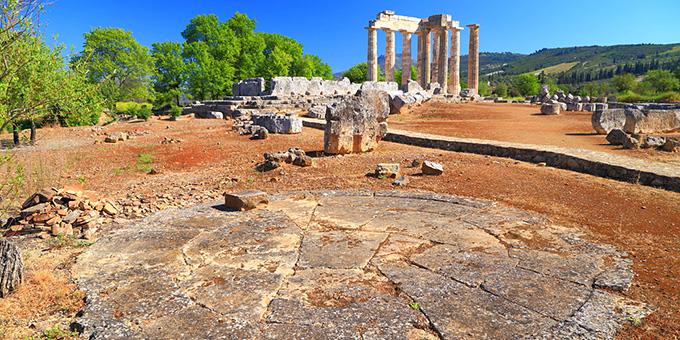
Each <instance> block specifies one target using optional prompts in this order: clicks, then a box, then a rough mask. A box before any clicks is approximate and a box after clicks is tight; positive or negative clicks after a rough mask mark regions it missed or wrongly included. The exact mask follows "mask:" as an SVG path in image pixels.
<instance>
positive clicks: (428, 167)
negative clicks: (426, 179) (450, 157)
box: [422, 161, 444, 176]
mask: <svg viewBox="0 0 680 340" xmlns="http://www.w3.org/2000/svg"><path fill="white" fill-rule="evenodd" d="M422 172H423V175H426V176H439V175H441V174H443V173H444V166H443V165H441V164H439V163H435V162H431V161H425V162H423V167H422Z"/></svg>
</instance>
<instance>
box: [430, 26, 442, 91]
mask: <svg viewBox="0 0 680 340" xmlns="http://www.w3.org/2000/svg"><path fill="white" fill-rule="evenodd" d="M440 30H441V28H440V27H435V28H433V29H432V76H431V78H430V81H431V82H435V81H437V80H438V79H439V55H440V50H439V47H440V44H439V40H440V39H439V37H440Z"/></svg>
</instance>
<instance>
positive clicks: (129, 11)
mask: <svg viewBox="0 0 680 340" xmlns="http://www.w3.org/2000/svg"><path fill="white" fill-rule="evenodd" d="M385 9H390V10H394V11H396V12H397V14H401V15H408V16H416V17H426V16H429V15H432V14H438V13H448V14H451V15H452V16H453V18H454V20H458V21H460V22H461V24H462V25H463V26H464V25H467V24H471V23H477V24H480V25H481V29H480V48H481V50H482V51H490V52H506V51H507V52H518V53H531V52H533V51H536V50H538V49H541V48H544V47H566V46H582V45H614V44H632V43H679V42H680V0H646V1H642V2H641V1H633V0H570V1H561V2H557V1H545V0H518V1H502V0H487V1H480V2H477V1H475V0H467V1H460V0H403V1H386V0H341V1H329V0H306V1H304V0H290V1H286V0H278V1H264V0H194V1H187V0H184V1H182V0H164V1H161V0H134V1H133V0H94V1H82V0H53V4H52V5H51V6H49V7H48V8H47V13H46V15H45V16H44V18H43V22H42V24H43V26H44V31H45V33H46V34H47V35H48V36H50V37H52V36H54V35H57V36H58V41H60V42H63V43H65V44H66V45H67V46H69V47H73V48H75V50H76V51H78V50H80V49H81V46H82V43H83V33H84V32H86V31H89V30H90V29H92V28H95V27H121V28H124V29H127V30H130V31H132V32H133V34H134V36H135V37H136V38H137V40H138V41H139V42H140V43H142V44H144V45H147V46H149V45H151V44H152V43H153V42H157V41H166V40H174V41H181V40H182V38H181V35H180V32H181V31H182V30H183V29H184V27H185V26H186V24H187V23H188V22H189V20H190V19H191V18H192V17H193V16H195V15H197V14H208V13H214V14H217V15H218V16H219V17H220V19H222V20H226V19H228V18H229V17H230V16H231V15H233V13H234V12H235V11H239V12H242V13H246V14H248V15H249V16H250V17H251V18H255V19H256V20H257V30H258V31H262V32H272V33H281V34H284V35H287V36H290V37H292V38H295V39H297V40H298V41H300V42H301V43H302V44H303V45H304V46H305V52H307V53H312V54H317V55H319V56H320V57H321V58H322V59H324V60H325V61H326V62H328V63H329V64H331V66H332V67H333V71H334V72H338V71H342V70H344V69H346V68H348V67H349V66H351V65H353V64H354V63H357V62H361V61H365V59H366V44H367V33H366V31H365V29H364V28H365V27H366V24H367V22H368V21H369V20H370V19H373V18H374V17H375V15H376V13H378V12H380V11H382V10H385ZM397 36H399V35H397ZM397 39H398V40H397V46H401V41H400V38H399V37H398V38H397ZM462 39H463V40H462V42H461V45H462V46H461V47H462V50H463V53H464V54H465V53H467V39H468V36H467V34H466V33H465V31H464V32H463V35H462ZM414 40H415V39H414ZM378 48H379V49H380V50H381V51H384V35H383V34H379V46H378ZM398 50H399V48H398Z"/></svg>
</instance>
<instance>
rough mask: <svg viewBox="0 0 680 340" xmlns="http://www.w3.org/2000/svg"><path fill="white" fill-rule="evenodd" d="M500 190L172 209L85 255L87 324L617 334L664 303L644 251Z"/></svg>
mask: <svg viewBox="0 0 680 340" xmlns="http://www.w3.org/2000/svg"><path fill="white" fill-rule="evenodd" d="M581 236H582V235H581V234H580V233H579V232H578V231H577V230H574V229H570V228H566V227H563V226H559V225H554V224H552V223H551V222H550V221H549V220H548V219H546V218H544V217H542V216H540V215H536V214H533V213H528V212H525V211H520V210H516V209H513V208H509V207H505V206H501V205H499V204H495V203H492V202H488V201H481V200H471V199H464V198H459V197H452V196H438V195H434V194H423V193H408V192H375V193H374V192H313V193H290V194H281V195H277V196H274V197H272V202H271V203H270V204H269V205H268V206H267V207H266V208H264V209H259V210H255V211H250V212H225V211H223V210H222V206H220V205H216V206H201V207H196V208H193V209H188V210H166V211H163V212H160V213H158V214H157V215H155V216H152V217H149V218H147V219H145V220H143V221H141V222H138V223H136V224H133V225H130V226H127V227H124V228H121V229H119V230H116V231H115V232H113V233H112V234H111V235H109V236H107V237H105V238H104V239H102V240H100V241H99V242H97V243H96V244H95V245H93V246H92V247H91V248H90V249H89V250H88V251H87V252H86V253H84V254H83V255H81V256H80V258H79V260H78V263H77V264H76V266H75V268H74V275H75V277H76V280H77V282H78V284H79V286H80V287H81V289H83V290H84V291H86V292H87V305H86V307H85V310H84V311H83V313H82V316H81V317H80V318H79V324H80V325H81V326H82V327H83V329H84V332H85V335H86V336H93V338H107V339H108V338H147V339H207V338H210V339H215V338H239V339H245V338H247V339H261V338H276V339H300V338H306V339H317V338H318V339H436V338H445V339H457V338H471V339H479V338H489V339H505V338H530V339H536V338H570V339H572V338H585V339H589V338H593V339H602V338H611V337H613V336H614V334H615V333H616V331H617V330H618V329H619V328H620V327H621V326H622V325H623V324H624V323H626V322H631V321H633V322H635V321H636V320H639V319H641V318H643V317H645V316H646V315H647V314H649V312H650V308H649V307H647V306H645V305H643V304H640V303H636V302H634V301H630V300H627V299H625V298H622V297H621V296H619V295H617V294H616V293H614V292H611V291H612V290H625V289H627V288H628V286H629V285H630V283H631V280H632V277H633V274H632V271H631V262H630V261H629V260H627V259H625V254H621V253H619V252H617V251H616V250H615V249H614V248H612V247H610V246H607V245H601V244H593V243H589V242H586V241H584V240H583V239H582V237H581Z"/></svg>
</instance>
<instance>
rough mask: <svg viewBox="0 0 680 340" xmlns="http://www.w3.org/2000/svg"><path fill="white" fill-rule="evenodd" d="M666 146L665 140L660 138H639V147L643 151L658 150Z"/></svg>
mask: <svg viewBox="0 0 680 340" xmlns="http://www.w3.org/2000/svg"><path fill="white" fill-rule="evenodd" d="M664 144H666V138H665V137H662V136H644V137H642V138H640V147H641V148H643V149H649V148H659V147H662V146H663V145H664Z"/></svg>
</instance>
